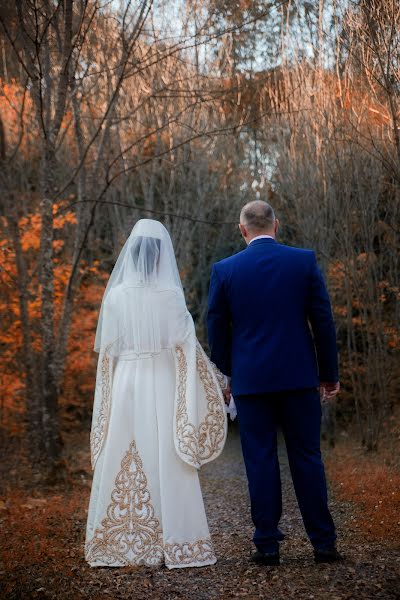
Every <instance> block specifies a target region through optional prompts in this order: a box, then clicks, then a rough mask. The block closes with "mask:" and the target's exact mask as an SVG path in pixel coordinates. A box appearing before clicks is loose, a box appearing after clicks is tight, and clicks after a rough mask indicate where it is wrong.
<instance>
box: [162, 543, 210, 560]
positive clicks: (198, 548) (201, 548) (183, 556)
mask: <svg viewBox="0 0 400 600" xmlns="http://www.w3.org/2000/svg"><path fill="white" fill-rule="evenodd" d="M164 552H165V564H166V565H167V566H168V565H169V566H175V565H188V564H192V563H196V564H203V563H207V564H210V563H211V562H215V561H216V558H215V554H214V551H213V547H212V543H211V539H210V538H206V539H204V540H196V541H195V542H193V543H189V542H186V543H183V544H165V545H164Z"/></svg>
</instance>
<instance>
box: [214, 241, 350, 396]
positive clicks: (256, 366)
mask: <svg viewBox="0 0 400 600" xmlns="http://www.w3.org/2000/svg"><path fill="white" fill-rule="evenodd" d="M207 325H208V339H209V345H210V350H211V360H212V361H213V362H214V363H215V364H216V365H217V367H218V368H219V369H220V370H221V371H222V372H223V373H224V374H225V375H229V376H231V377H232V384H231V385H232V393H233V394H234V395H244V394H259V393H267V392H275V391H283V390H294V389H304V388H312V387H316V386H318V385H319V381H328V382H335V381H338V377H339V373H338V360H337V349H336V331H335V324H334V321H333V317H332V310H331V305H330V301H329V296H328V292H327V290H326V286H325V283H324V280H323V277H322V274H321V271H320V270H319V268H318V265H317V261H316V257H315V253H314V252H313V251H312V250H302V249H299V248H291V247H289V246H284V245H282V244H278V243H277V242H276V241H275V240H273V239H270V238H264V239H258V240H254V242H252V243H251V244H250V245H249V246H248V247H247V248H246V249H245V250H243V251H242V252H239V253H238V254H235V255H233V256H230V257H229V258H226V259H224V260H221V261H220V262H218V263H215V264H214V266H213V270H212V275H211V283H210V291H209V309H208V317H207Z"/></svg>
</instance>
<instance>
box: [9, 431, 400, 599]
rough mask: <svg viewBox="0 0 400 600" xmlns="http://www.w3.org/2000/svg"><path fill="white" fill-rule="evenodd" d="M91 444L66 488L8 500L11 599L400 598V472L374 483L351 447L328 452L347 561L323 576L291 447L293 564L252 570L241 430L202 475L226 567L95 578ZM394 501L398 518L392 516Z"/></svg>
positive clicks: (284, 548) (289, 549)
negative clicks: (88, 539) (87, 545)
mask: <svg viewBox="0 0 400 600" xmlns="http://www.w3.org/2000/svg"><path fill="white" fill-rule="evenodd" d="M86 442H87V439H86V436H82V435H81V436H80V437H79V438H76V439H75V443H74V444H73V445H72V446H71V452H72V455H73V457H74V459H73V460H71V461H70V464H73V465H74V466H73V467H72V468H71V470H70V475H69V481H68V482H67V484H66V485H63V486H62V487H61V486H59V487H57V488H54V487H52V488H49V489H47V490H46V489H42V488H38V489H36V490H32V487H31V486H30V487H29V486H28V487H27V486H25V490H24V489H23V488H21V487H15V488H14V487H9V489H8V491H7V493H5V494H4V495H3V496H2V498H1V500H0V527H1V530H2V533H1V538H0V552H1V556H2V563H1V566H0V580H1V584H0V586H1V587H0V597H1V599H2V600H20V599H23V600H30V599H31V598H32V599H36V598H37V599H54V600H64V599H67V598H68V599H71V600H81V599H82V600H83V599H91V600H97V599H99V600H100V599H102V600H134V599H143V598H146V599H149V600H158V599H159V600H172V599H181V600H192V599H193V600H203V599H204V600H206V599H207V600H208V599H210V600H211V599H216V600H225V599H228V598H238V597H239V598H248V599H258V598H265V599H268V600H281V599H282V600H283V599H291V598H296V599H297V600H303V599H309V600H319V599H321V600H322V599H323V600H325V599H329V600H345V599H354V600H364V599H371V600H372V599H374V600H375V599H376V600H379V599H385V600H386V599H387V600H389V599H395V598H399V597H400V554H399V552H398V548H399V546H398V540H399V535H398V531H399V528H398V525H399V523H398V521H399V520H400V513H399V512H397V508H398V502H399V498H398V491H399V488H398V481H399V480H397V477H398V475H396V474H395V472H393V473H392V475H390V473H391V472H387V471H385V470H384V471H382V468H381V467H378V466H377V467H376V469H377V472H376V473H374V467H373V466H371V465H369V466H366V465H367V463H364V462H363V459H362V457H358V458H357V456H356V457H355V458H354V456H350V457H349V454H348V453H346V450H345V449H344V448H339V449H335V450H329V451H328V450H327V451H326V455H327V466H328V468H327V471H328V476H329V480H330V482H331V485H330V488H331V489H330V497H331V501H330V506H331V509H332V513H333V516H334V519H335V522H336V525H337V529H338V547H339V549H340V551H341V552H343V554H344V555H345V557H346V560H345V561H344V562H343V563H339V564H334V565H318V566H317V565H315V564H314V562H313V557H312V551H311V547H310V545H309V543H308V541H307V538H306V536H305V533H304V530H303V527H302V521H301V517H300V514H299V511H298V508H297V503H296V500H295V496H294V493H293V490H292V484H291V478H290V472H289V468H288V465H287V460H286V455H285V452H284V450H283V449H281V466H282V485H283V494H284V509H283V518H282V521H281V526H282V530H283V531H284V532H285V533H286V540H285V541H284V542H283V543H282V544H281V557H282V564H281V566H280V567H261V566H257V565H254V564H252V563H251V562H249V555H250V552H251V551H252V550H253V548H252V543H251V536H252V524H251V519H250V511H249V499H248V493H247V483H246V477H245V472H244V466H243V461H242V457H241V452H240V442H239V438H238V435H237V432H236V429H235V428H232V430H231V431H230V433H229V436H228V442H227V446H226V448H225V450H224V452H223V454H222V455H221V457H220V458H219V459H218V460H217V461H215V462H214V463H211V464H209V465H206V467H205V468H204V469H203V470H202V471H201V482H202V489H203V493H204V497H205V504H206V510H207V514H208V519H209V525H210V530H211V535H212V538H213V542H214V546H215V551H216V554H217V557H218V562H217V564H216V565H215V566H211V567H205V568H200V569H196V568H192V569H175V570H172V571H169V570H168V569H166V568H154V569H152V568H146V567H125V568H120V569H115V568H114V569H113V568H97V569H93V568H90V567H89V566H88V565H87V564H86V562H85V561H84V558H83V542H84V532H85V524H86V511H87V504H88V498H89V493H90V477H91V475H90V466H89V455H88V452H87V443H86ZM371 474H372V476H371ZM366 475H367V476H366ZM368 482H370V484H369V483H368ZM368 485H370V487H368ZM396 494H397V495H396ZM378 498H380V499H378ZM368 499H369V500H368ZM396 502H397V508H396ZM385 503H387V510H386V512H385V511H384V516H383V517H382V518H381V515H380V511H382V510H383V509H382V507H384V506H385ZM382 514H383V513H382ZM394 520H395V522H394ZM396 527H397V533H396ZM396 547H397V549H396Z"/></svg>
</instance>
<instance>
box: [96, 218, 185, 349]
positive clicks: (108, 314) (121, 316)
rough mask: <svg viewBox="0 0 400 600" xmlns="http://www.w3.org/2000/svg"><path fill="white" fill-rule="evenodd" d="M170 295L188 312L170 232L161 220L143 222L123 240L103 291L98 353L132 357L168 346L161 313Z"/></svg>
mask: <svg viewBox="0 0 400 600" xmlns="http://www.w3.org/2000/svg"><path fill="white" fill-rule="evenodd" d="M166 291H170V292H174V294H172V296H173V297H174V298H176V300H177V301H178V302H179V304H180V305H181V306H182V302H183V304H184V308H186V304H185V300H184V295H183V289H182V283H181V279H180V276H179V271H178V267H177V264H176V259H175V253H174V249H173V246H172V242H171V238H170V236H169V233H168V231H167V230H166V228H165V227H164V225H162V223H160V222H159V221H154V220H152V219H141V220H140V221H138V222H137V223H136V225H135V226H134V228H133V230H132V232H131V234H130V236H129V238H128V239H127V241H126V242H125V244H124V246H123V248H122V250H121V253H120V255H119V257H118V259H117V262H116V263H115V266H114V269H113V271H112V273H111V276H110V279H109V281H108V284H107V287H106V290H105V292H104V296H103V301H102V304H101V309H100V314H99V320H98V324H97V330H96V338H95V344H94V349H95V351H96V352H101V351H102V350H105V349H107V352H108V354H110V355H112V356H120V357H124V358H133V359H134V358H138V357H140V358H146V357H151V356H154V355H155V354H158V353H159V352H160V351H161V349H163V348H165V347H169V346H170V343H169V340H168V333H167V334H166V333H165V331H166V329H165V325H166V324H165V323H163V322H162V319H163V311H162V310H160V309H161V308H162V307H163V305H164V303H167V304H168V297H167V296H168V295H167V296H166V295H165V294H162V292H166ZM169 296H171V294H170V295H169ZM164 320H165V319H164ZM171 343H172V342H171Z"/></svg>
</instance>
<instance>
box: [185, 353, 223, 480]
mask: <svg viewBox="0 0 400 600" xmlns="http://www.w3.org/2000/svg"><path fill="white" fill-rule="evenodd" d="M175 352H176V355H177V360H178V371H179V373H178V402H177V409H176V417H175V418H176V435H177V438H178V445H179V450H180V451H181V452H182V453H183V454H185V455H186V457H187V458H188V460H189V462H190V463H191V464H192V465H193V466H194V467H197V468H198V467H199V466H200V465H201V463H202V462H203V461H205V460H207V459H209V458H211V457H212V456H213V455H214V454H215V453H216V452H217V451H218V449H219V448H220V446H221V444H222V443H223V442H224V438H225V418H226V417H225V412H224V410H223V406H222V402H221V398H220V396H219V394H218V390H217V389H216V386H215V383H214V380H213V378H212V375H211V373H210V370H209V368H208V365H207V362H206V360H205V358H204V355H203V350H202V349H201V347H200V344H199V343H198V342H197V347H196V364H197V372H198V374H199V376H200V380H201V382H202V384H203V387H204V390H205V393H206V398H207V414H206V416H205V418H204V419H203V421H202V422H201V423H200V425H199V427H198V428H196V427H195V425H193V423H190V421H189V416H188V412H187V405H186V385H187V361H186V357H185V353H184V351H183V349H182V347H181V346H176V348H175Z"/></svg>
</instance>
